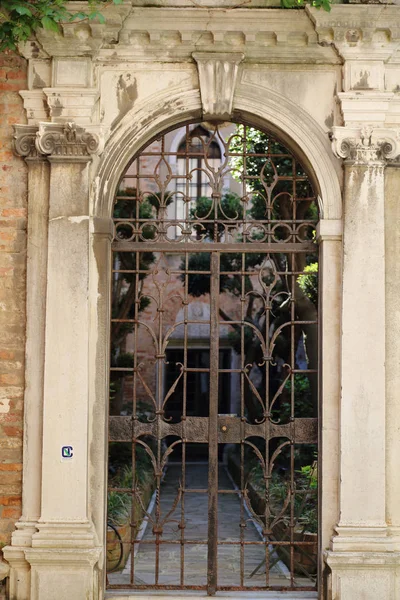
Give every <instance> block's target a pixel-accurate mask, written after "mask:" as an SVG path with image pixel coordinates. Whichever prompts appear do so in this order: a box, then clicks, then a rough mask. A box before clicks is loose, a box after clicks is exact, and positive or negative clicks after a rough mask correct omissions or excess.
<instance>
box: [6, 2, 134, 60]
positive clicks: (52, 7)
mask: <svg viewBox="0 0 400 600" xmlns="http://www.w3.org/2000/svg"><path fill="white" fill-rule="evenodd" d="M121 2H122V0H112V2H109V3H105V2H102V1H101V0H88V11H87V12H86V13H84V12H76V13H71V12H70V11H69V10H68V9H67V7H66V4H67V1H66V0H0V51H4V50H17V47H18V44H19V43H20V42H24V41H26V40H28V39H30V38H31V37H32V36H33V35H34V33H35V32H36V31H37V30H38V29H49V30H52V31H57V32H58V31H59V28H60V25H59V23H60V22H61V21H73V20H75V19H80V20H82V19H88V20H93V19H96V20H97V21H98V22H100V23H104V22H105V18H104V16H103V15H102V13H101V11H100V9H101V8H104V6H107V5H108V4H121Z"/></svg>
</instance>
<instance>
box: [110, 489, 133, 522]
mask: <svg viewBox="0 0 400 600" xmlns="http://www.w3.org/2000/svg"><path fill="white" fill-rule="evenodd" d="M131 506H132V500H131V494H127V493H119V492H114V491H110V492H108V517H107V518H108V521H109V522H110V523H112V524H113V525H114V526H115V527H120V526H121V525H124V524H125V523H126V522H127V521H129V519H130V514H131Z"/></svg>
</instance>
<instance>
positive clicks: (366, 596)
mask: <svg viewBox="0 0 400 600" xmlns="http://www.w3.org/2000/svg"><path fill="white" fill-rule="evenodd" d="M325 561H326V563H327V564H328V565H329V567H330V569H331V585H332V592H331V594H332V595H331V598H332V600H356V599H357V600H359V599H360V600H361V598H362V600H377V599H378V598H380V599H381V600H398V599H399V598H400V553H399V552H331V551H327V552H325Z"/></svg>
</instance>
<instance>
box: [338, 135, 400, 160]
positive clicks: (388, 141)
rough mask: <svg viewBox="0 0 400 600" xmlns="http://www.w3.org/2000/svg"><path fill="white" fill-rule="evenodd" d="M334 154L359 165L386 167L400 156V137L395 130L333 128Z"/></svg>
mask: <svg viewBox="0 0 400 600" xmlns="http://www.w3.org/2000/svg"><path fill="white" fill-rule="evenodd" d="M332 149H333V152H334V154H335V155H336V156H337V157H339V158H343V159H345V160H346V161H347V162H351V163H353V164H358V165H366V166H375V165H381V166H384V165H385V164H386V162H387V161H389V160H393V159H396V157H397V156H399V155H400V135H399V131H396V130H395V129H388V128H387V129H386V128H380V127H379V128H378V127H376V128H373V127H362V128H358V127H333V128H332Z"/></svg>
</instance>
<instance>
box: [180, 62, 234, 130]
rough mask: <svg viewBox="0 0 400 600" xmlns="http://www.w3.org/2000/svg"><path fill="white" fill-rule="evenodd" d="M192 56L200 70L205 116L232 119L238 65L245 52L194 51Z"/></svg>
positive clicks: (206, 117) (207, 117) (215, 118)
mask: <svg viewBox="0 0 400 600" xmlns="http://www.w3.org/2000/svg"><path fill="white" fill-rule="evenodd" d="M192 56H193V58H194V60H195V61H196V62H197V68H198V70H199V81H200V95H201V103H202V106H203V118H204V119H205V120H210V121H211V120H222V121H224V120H226V119H230V118H231V116H232V106H233V94H234V92H235V85H236V79H237V73H238V67H239V63H241V62H242V60H243V58H244V54H241V53H232V54H228V53H226V54H225V53H214V52H212V53H210V52H204V53H203V52H194V53H193V54H192Z"/></svg>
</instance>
